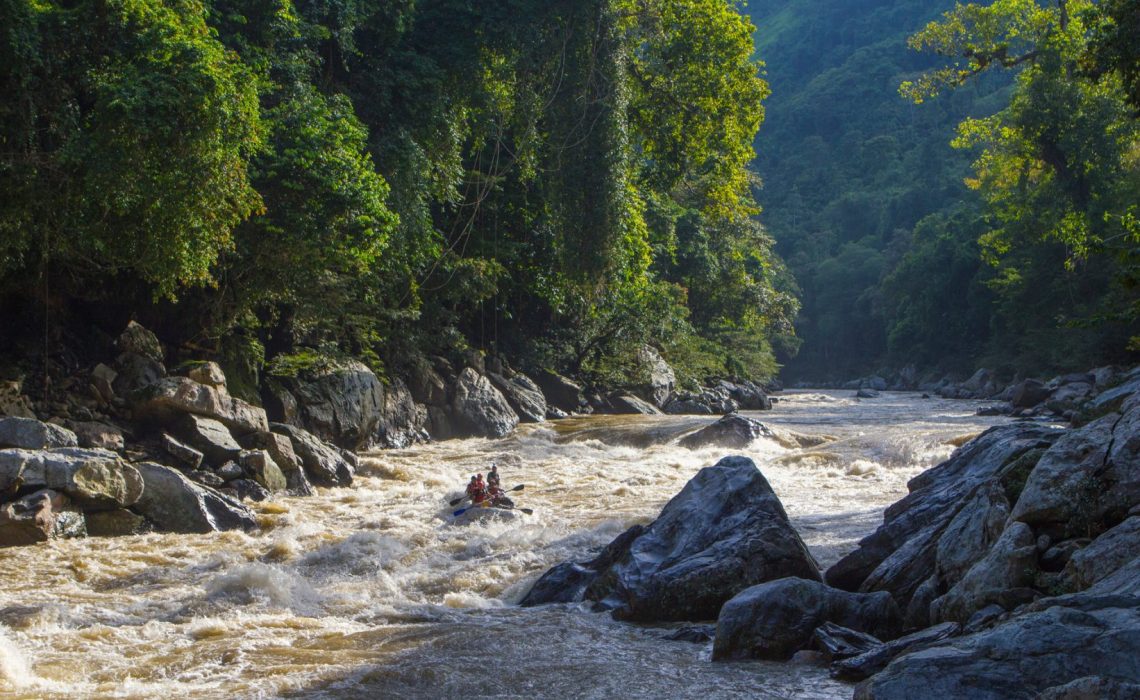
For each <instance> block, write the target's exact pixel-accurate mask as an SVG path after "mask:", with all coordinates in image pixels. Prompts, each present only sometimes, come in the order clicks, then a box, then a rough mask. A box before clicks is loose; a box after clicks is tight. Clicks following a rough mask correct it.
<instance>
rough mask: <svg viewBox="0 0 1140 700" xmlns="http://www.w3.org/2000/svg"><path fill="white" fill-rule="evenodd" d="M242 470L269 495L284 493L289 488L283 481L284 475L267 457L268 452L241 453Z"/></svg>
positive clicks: (270, 458)
mask: <svg viewBox="0 0 1140 700" xmlns="http://www.w3.org/2000/svg"><path fill="white" fill-rule="evenodd" d="M239 461H240V463H241V466H242V469H244V470H245V473H246V474H249V475H250V477H252V478H253V480H254V481H256V482H257V483H259V484H261V485H262V486H264V487H265V489H266V490H267V491H269V492H270V493H276V492H278V491H284V490H285V489H287V488H289V484H288V483H287V482H286V480H285V475H284V474H282V473H281V469H280V467H278V466H277V463H276V462H274V461H273V458H272V457H270V456H269V452H267V451H265V450H248V451H246V452H243V453H242V455H241V459H240V460H239Z"/></svg>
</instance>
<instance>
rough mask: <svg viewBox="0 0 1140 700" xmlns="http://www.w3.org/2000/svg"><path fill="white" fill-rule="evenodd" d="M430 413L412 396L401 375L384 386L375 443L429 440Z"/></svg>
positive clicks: (394, 446) (389, 444)
mask: <svg viewBox="0 0 1140 700" xmlns="http://www.w3.org/2000/svg"><path fill="white" fill-rule="evenodd" d="M426 426H427V414H426V412H425V411H424V409H423V407H422V406H418V405H417V404H416V402H415V400H413V398H412V393H411V392H410V391H408V387H407V386H406V385H405V384H404V382H403V381H401V380H399V379H394V380H392V382H391V383H389V384H387V385H385V387H384V400H383V403H382V404H381V406H380V421H379V423H378V424H377V425H376V430H375V431H373V439H372V443H373V445H374V446H379V447H386V448H389V449H399V448H403V447H408V446H409V445H412V444H415V443H417V442H426V441H427V440H428V439H430V438H429V437H428V433H427V429H426Z"/></svg>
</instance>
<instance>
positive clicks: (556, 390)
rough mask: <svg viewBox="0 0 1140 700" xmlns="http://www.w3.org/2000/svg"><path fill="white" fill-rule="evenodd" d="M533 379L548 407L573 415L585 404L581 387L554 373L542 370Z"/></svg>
mask: <svg viewBox="0 0 1140 700" xmlns="http://www.w3.org/2000/svg"><path fill="white" fill-rule="evenodd" d="M533 379H534V382H535V383H536V384H538V386H539V388H541V389H542V394H543V396H545V397H546V403H547V405H548V406H554V407H555V408H557V409H559V410H561V411H565V412H566V413H575V412H577V411H578V408H579V407H580V406H581V405H582V404H583V403H584V402H585V399H584V397H583V396H582V387H581V386H579V385H578V384H576V383H574V382H572V381H571V380H569V379H567V378H566V377H563V376H562V375H560V374H558V373H556V372H551V371H550V370H542V371H540V372H538V373H536V374H535V375H534V377H533Z"/></svg>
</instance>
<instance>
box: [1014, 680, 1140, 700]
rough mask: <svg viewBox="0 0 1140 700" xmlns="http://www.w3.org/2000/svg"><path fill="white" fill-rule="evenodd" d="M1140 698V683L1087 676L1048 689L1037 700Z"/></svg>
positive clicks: (1133, 699) (1122, 699)
mask: <svg viewBox="0 0 1140 700" xmlns="http://www.w3.org/2000/svg"><path fill="white" fill-rule="evenodd" d="M1136 698H1140V683H1130V682H1128V681H1118V680H1116V679H1115V678H1104V677H1101V676H1085V677H1084V678H1078V679H1076V680H1075V681H1070V682H1068V683H1065V684H1064V685H1056V686H1053V687H1052V688H1047V689H1045V690H1044V691H1042V693H1041V694H1040V695H1038V696H1037V698H1036V700H1136Z"/></svg>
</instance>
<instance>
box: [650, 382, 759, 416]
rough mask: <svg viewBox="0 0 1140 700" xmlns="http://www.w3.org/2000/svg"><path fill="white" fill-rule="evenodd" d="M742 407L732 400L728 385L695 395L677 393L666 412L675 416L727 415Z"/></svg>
mask: <svg viewBox="0 0 1140 700" xmlns="http://www.w3.org/2000/svg"><path fill="white" fill-rule="evenodd" d="M738 408H740V406H739V405H738V404H737V403H736V401H735V400H734V399H733V398H732V394H731V392H730V391H729V389H728V388H727V386H726V385H723V384H721V385H717V386H713V387H708V388H706V389H703V390H701V392H700V393H697V394H693V393H691V392H688V391H681V392H677V393H676V394H674V395H673V399H672V400H671V401H670V402H669V403H668V404H666V406H665V412H666V413H669V414H673V415H681V414H693V415H702V416H707V415H727V414H729V413H733V412H735V411H736V410H737V409H738Z"/></svg>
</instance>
